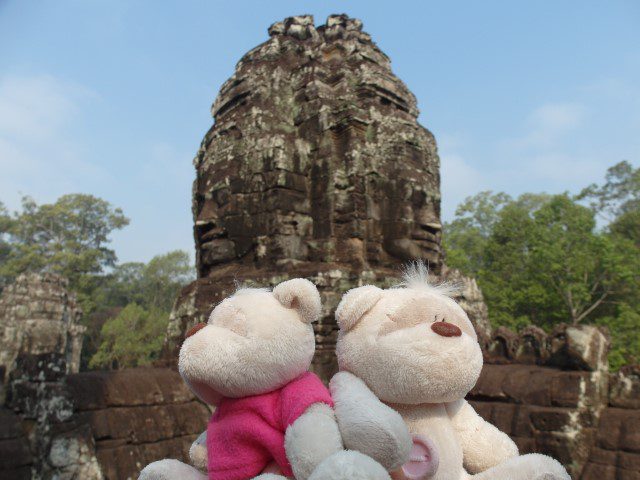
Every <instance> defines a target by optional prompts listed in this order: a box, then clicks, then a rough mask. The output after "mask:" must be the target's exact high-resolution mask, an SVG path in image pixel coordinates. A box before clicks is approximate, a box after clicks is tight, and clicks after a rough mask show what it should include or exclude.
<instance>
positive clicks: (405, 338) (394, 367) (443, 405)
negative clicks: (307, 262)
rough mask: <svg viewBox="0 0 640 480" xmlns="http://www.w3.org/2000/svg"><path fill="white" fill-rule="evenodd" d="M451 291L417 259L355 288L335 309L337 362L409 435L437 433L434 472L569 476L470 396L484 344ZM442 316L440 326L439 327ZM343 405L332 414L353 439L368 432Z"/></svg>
mask: <svg viewBox="0 0 640 480" xmlns="http://www.w3.org/2000/svg"><path fill="white" fill-rule="evenodd" d="M452 293H453V290H452V288H451V286H450V285H445V286H434V285H431V284H429V283H428V281H427V272H426V268H425V267H424V266H422V265H419V264H418V265H414V266H413V267H411V268H410V269H409V272H408V275H407V276H406V278H405V281H404V282H403V283H402V284H401V285H399V286H398V287H396V288H391V289H387V290H381V289H379V288H377V287H372V286H366V287H360V288H357V289H354V290H351V291H349V292H348V293H347V294H346V295H345V296H344V297H343V299H342V301H341V303H340V305H339V307H338V309H337V311H336V319H337V322H338V325H339V326H340V333H339V336H338V344H337V347H336V351H337V355H338V364H339V366H340V369H341V370H343V371H346V372H350V373H351V374H353V375H355V376H357V377H359V378H360V379H362V380H363V381H364V383H365V384H366V386H367V387H368V388H369V389H370V390H371V392H372V393H373V394H374V395H375V396H376V397H377V398H378V399H380V400H382V401H384V402H385V403H386V404H387V405H389V406H391V407H393V408H394V409H395V410H397V411H398V413H399V414H400V415H401V416H402V418H403V419H404V421H405V423H406V424H407V426H408V428H409V431H410V432H411V433H412V434H413V435H424V436H426V437H428V438H429V439H430V440H431V441H432V445H433V446H434V448H435V449H436V450H437V454H438V457H439V466H438V469H437V471H436V472H435V474H434V475H432V476H431V477H430V478H433V479H435V480H445V479H446V480H463V479H467V478H470V477H471V476H470V475H469V474H476V475H472V478H478V479H483V480H484V479H492V480H534V479H537V480H542V479H543V478H545V479H548V480H552V479H554V480H569V476H568V474H567V473H566V471H565V470H564V468H563V467H562V466H561V465H560V464H559V463H558V462H556V461H555V460H553V459H551V458H549V457H546V456H544V455H524V456H518V449H517V447H516V446H515V444H514V443H513V441H512V440H511V439H510V438H509V437H508V436H507V435H505V434H504V433H502V432H500V431H499V430H498V429H497V428H495V427H494V426H493V425H491V424H489V423H487V422H485V421H484V420H483V419H482V418H481V417H480V416H478V415H477V413H476V412H475V411H474V410H473V408H472V407H471V406H470V405H469V404H468V403H467V402H466V401H464V396H465V395H466V394H467V393H468V392H469V390H471V388H472V387H473V385H474V384H475V382H476V381H477V379H478V376H479V374H480V370H481V368H482V352H481V350H480V346H479V345H478V342H477V336H476V333H475V331H474V329H473V325H472V324H471V322H470V321H469V319H468V317H467V315H466V313H465V312H464V310H462V308H461V307H460V306H459V305H458V304H457V303H456V302H455V301H453V300H452V299H451V298H450V295H451V294H452ZM438 322H442V325H436V326H434V325H435V324H436V323H438ZM439 332H440V333H439ZM443 333H446V334H447V336H444V335H443ZM354 398H356V397H354ZM349 402H351V405H350V406H349V405H346V404H347V403H349ZM340 403H341V405H340V407H339V408H337V410H336V413H337V415H338V421H339V423H340V426H341V429H342V430H343V432H344V430H345V428H346V427H345V426H344V425H345V424H348V426H349V428H351V429H353V430H354V431H355V432H356V433H354V436H355V437H357V431H358V429H361V430H362V431H366V429H367V426H366V425H364V426H359V425H358V423H357V421H353V420H352V418H350V415H342V414H341V412H342V411H344V412H349V411H351V410H353V409H354V408H358V407H357V405H358V402H357V400H353V399H350V397H345V398H344V399H342V400H341V402H340ZM343 435H344V434H343ZM374 450H375V448H374ZM364 451H365V452H366V451H367V449H366V448H365V449H364ZM374 458H375V457H374ZM399 478H402V477H399Z"/></svg>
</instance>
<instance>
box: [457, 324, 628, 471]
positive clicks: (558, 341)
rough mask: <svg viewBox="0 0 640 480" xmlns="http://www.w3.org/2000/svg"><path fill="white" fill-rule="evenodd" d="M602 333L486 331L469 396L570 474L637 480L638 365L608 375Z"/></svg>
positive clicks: (528, 449)
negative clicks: (486, 341)
mask: <svg viewBox="0 0 640 480" xmlns="http://www.w3.org/2000/svg"><path fill="white" fill-rule="evenodd" d="M608 343H609V340H608V338H607V335H606V332H603V331H601V330H599V329H598V328H595V327H591V326H578V327H572V326H566V325H561V326H559V327H557V328H556V329H555V330H554V331H553V332H552V333H551V334H549V335H547V334H545V333H544V332H543V331H542V330H540V329H537V328H532V327H530V328H527V329H525V330H524V331H523V332H521V333H520V334H516V333H514V332H511V331H509V330H507V329H505V328H499V329H497V330H496V332H494V333H493V335H492V337H491V339H490V341H489V344H488V346H487V349H486V350H485V361H486V363H485V366H484V368H483V371H482V374H481V376H480V379H479V381H478V383H477V384H476V386H475V388H474V389H473V390H472V391H471V392H470V394H469V396H468V398H469V400H470V401H471V403H472V404H473V405H474V407H475V408H476V409H477V411H478V413H480V415H482V416H483V417H484V418H485V419H486V420H488V421H490V422H491V423H493V424H494V425H496V426H497V427H498V428H500V429H501V430H502V431H504V432H506V433H508V434H509V435H510V436H511V437H512V438H513V440H514V441H515V442H516V443H517V444H518V447H519V448H520V451H521V452H522V453H532V452H539V453H545V454H547V455H551V456H553V457H555V458H557V459H558V460H560V461H561V462H562V463H563V464H564V465H565V466H566V467H567V469H568V470H569V472H570V474H571V476H572V478H574V479H576V480H577V479H581V480H605V479H607V480H609V479H610V480H614V479H625V480H632V479H633V480H640V468H639V467H640V367H626V368H624V369H622V371H621V372H619V373H617V374H615V375H610V374H609V372H608V364H607V359H606V354H607V352H608Z"/></svg>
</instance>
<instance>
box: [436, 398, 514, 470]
mask: <svg viewBox="0 0 640 480" xmlns="http://www.w3.org/2000/svg"><path fill="white" fill-rule="evenodd" d="M446 409H447V413H448V414H449V417H450V418H451V421H452V423H453V427H454V429H455V431H456V433H457V435H458V440H459V442H460V445H461V446H462V452H463V461H464V468H465V469H466V470H467V472H469V473H471V474H475V473H479V472H483V471H485V470H487V469H489V468H491V467H494V466H496V465H498V464H500V463H502V462H504V461H505V460H507V459H509V458H512V457H517V456H518V447H517V446H516V444H515V443H514V442H513V440H511V439H510V438H509V436H508V435H507V434H505V433H504V432H501V431H500V430H498V429H497V428H496V427H495V426H493V425H491V424H490V423H489V422H486V421H485V420H484V419H483V418H482V417H481V416H480V415H478V413H477V412H476V411H475V410H474V409H473V407H472V406H471V405H469V403H468V402H467V401H466V400H458V401H455V402H451V403H448V404H446Z"/></svg>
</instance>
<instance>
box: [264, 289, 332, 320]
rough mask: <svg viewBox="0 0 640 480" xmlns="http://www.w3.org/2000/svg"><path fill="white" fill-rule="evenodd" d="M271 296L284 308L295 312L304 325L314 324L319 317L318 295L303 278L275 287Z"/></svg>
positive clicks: (319, 304)
mask: <svg viewBox="0 0 640 480" xmlns="http://www.w3.org/2000/svg"><path fill="white" fill-rule="evenodd" d="M273 295H274V297H276V299H277V300H278V301H279V302H280V303H281V304H282V305H284V306H285V307H287V308H294V309H295V310H297V311H298V313H299V314H300V316H301V317H302V320H303V321H304V322H305V323H312V322H315V321H316V320H317V319H318V317H319V316H320V310H321V308H322V303H321V301H320V293H319V292H318V289H317V288H316V286H315V285H314V284H313V283H311V282H310V281H309V280H307V279H305V278H294V279H292V280H287V281H286V282H282V283H280V284H279V285H276V287H275V288H274V289H273Z"/></svg>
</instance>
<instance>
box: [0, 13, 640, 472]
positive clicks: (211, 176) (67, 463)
mask: <svg viewBox="0 0 640 480" xmlns="http://www.w3.org/2000/svg"><path fill="white" fill-rule="evenodd" d="M212 114H213V117H214V124H213V126H212V127H211V129H210V130H209V131H208V132H207V134H206V135H205V138H204V140H203V142H202V145H201V147H200V149H199V151H198V154H197V156H196V158H195V161H194V164H195V168H196V180H195V182H194V189H193V214H194V238H195V244H196V259H197V269H198V279H197V280H196V281H195V282H193V283H192V284H191V285H189V286H188V287H186V288H185V289H184V290H183V291H182V293H181V295H180V297H179V298H178V300H177V301H176V304H175V307H174V310H173V312H172V316H171V322H170V324H169V327H168V331H167V338H166V342H165V348H164V352H163V362H162V363H163V364H164V368H136V369H125V370H121V371H115V372H80V373H78V372H77V370H78V359H79V356H80V349H81V338H82V327H81V326H80V324H79V320H80V315H81V312H80V311H79V310H78V308H77V305H76V302H75V299H74V297H73V294H71V293H69V292H68V291H67V289H66V282H65V281H64V280H63V279H61V278H59V277H56V276H54V275H48V274H45V275H27V276H24V277H20V278H19V279H18V281H17V282H16V284H15V285H13V286H9V287H7V288H6V289H5V291H4V292H2V296H1V297H0V338H1V339H2V349H0V373H1V374H2V375H1V377H2V384H1V386H2V391H1V393H0V478H2V479H10V480H13V479H16V480H17V479H20V480H26V479H31V478H32V479H51V478H57V479H68V480H71V479H78V478H81V479H83V480H123V479H135V478H137V475H138V473H139V471H140V469H141V468H142V467H143V466H144V465H146V464H148V463H150V462H152V461H154V460H158V459H161V458H178V459H181V460H186V459H187V451H188V449H189V446H190V445H191V442H192V441H193V440H194V439H195V438H196V436H197V435H198V434H199V433H200V432H202V431H203V430H204V429H205V428H206V424H207V420H208V418H209V416H210V409H209V408H208V407H207V406H205V405H203V404H202V403H201V402H199V401H198V400H196V399H195V398H194V396H193V394H192V393H191V392H190V391H189V390H188V388H187V387H186V386H185V384H184V382H183V381H182V380H181V378H180V376H179V375H178V373H177V372H176V370H175V367H176V362H177V351H178V349H179V346H180V343H181V341H182V338H183V336H184V332H185V330H186V329H187V328H188V327H189V326H190V325H192V324H194V323H196V322H199V321H203V320H206V318H207V316H208V314H209V312H210V311H211V309H212V308H213V306H214V305H215V303H216V302H218V301H219V300H221V299H222V298H224V297H225V296H227V295H229V294H230V293H232V292H233V290H234V289H235V288H236V282H241V283H242V282H245V283H247V282H248V283H253V284H257V285H273V284H276V283H279V282H280V281H282V280H284V279H287V278H290V277H292V276H302V277H306V278H309V279H310V280H312V281H313V282H314V283H316V285H318V287H319V289H320V290H321V293H322V297H323V305H324V313H323V317H322V319H321V321H320V322H319V323H318V324H317V325H316V334H317V337H316V338H317V345H318V347H317V350H318V352H317V355H316V358H315V360H314V364H313V368H314V369H315V371H316V372H317V373H318V374H319V375H320V376H321V377H323V378H324V379H325V380H326V379H328V378H329V377H330V375H331V374H332V373H333V372H334V371H335V370H336V365H335V360H334V353H333V349H334V346H335V339H336V333H337V327H336V325H335V322H334V320H333V314H334V310H335V307H336V306H337V303H338V301H339V300H340V297H341V295H342V293H344V292H345V291H346V290H348V289H349V288H352V287H354V286H357V285H361V284H364V283H377V284H379V285H381V286H388V285H389V284H392V283H395V282H396V281H397V279H398V277H399V272H400V266H401V265H402V264H403V263H404V262H406V261H408V260H414V259H422V260H425V261H427V262H428V263H429V265H430V267H431V269H432V272H433V274H434V275H436V276H437V277H439V278H440V279H448V280H452V281H455V282H456V283H459V284H460V285H462V287H463V288H462V292H461V294H460V296H459V297H458V301H460V303H461V305H462V306H463V308H464V309H465V310H466V311H467V313H468V314H469V316H470V318H471V319H472V321H473V323H474V325H475V327H476V330H477V331H478V334H479V338H480V341H481V345H482V347H483V350H484V354H485V366H484V368H483V372H482V375H481V377H480V380H479V381H478V384H477V385H476V387H475V388H474V389H473V390H472V391H471V392H470V394H469V396H468V399H469V400H470V401H471V402H472V403H473V405H474V406H475V408H476V409H477V411H478V412H479V413H480V414H481V415H482V416H483V417H485V418H486V419H487V420H489V421H491V422H492V423H494V424H495V425H497V426H498V428H500V429H501V430H503V431H505V432H506V433H508V434H509V435H510V436H511V437H512V438H513V439H514V441H515V442H516V443H517V444H518V446H519V448H520V450H521V452H522V453H526V452H541V453H546V454H549V455H553V456H554V457H556V458H558V459H559V460H560V461H561V462H562V463H563V464H565V465H566V466H567V468H568V470H569V471H570V473H571V475H572V478H574V479H576V480H578V479H580V480H640V473H639V472H640V367H638V366H628V367H625V368H623V369H622V370H621V371H620V372H617V373H615V374H611V373H609V371H608V364H607V361H606V354H607V348H608V342H609V339H608V337H607V335H606V332H603V331H601V330H599V329H598V328H595V327H591V326H579V327H571V326H566V325H559V326H558V327H557V328H556V329H555V330H554V331H553V332H550V333H546V332H544V331H542V330H540V329H537V328H535V327H530V328H527V329H525V330H523V331H522V332H520V333H518V334H516V333H514V332H512V331H510V330H508V329H506V328H502V327H501V328H498V329H495V330H494V331H492V330H491V328H490V326H489V323H488V315H487V308H486V305H485V304H484V302H483V300H482V293H481V292H480V290H479V288H478V286H477V285H476V283H475V281H474V280H473V279H470V278H466V277H464V276H462V275H461V274H460V273H459V272H457V271H452V270H449V269H447V267H446V264H445V260H446V259H445V258H443V252H442V250H441V224H440V190H439V188H440V187H439V184H440V179H439V166H440V165H439V159H438V154H437V150H436V143H435V140H434V138H433V135H432V134H431V133H430V132H429V131H428V130H426V129H425V128H423V127H422V126H420V125H419V124H418V123H417V115H418V111H417V106H416V99H415V97H414V96H413V95H412V94H411V92H410V91H409V90H408V89H407V87H406V86H405V85H404V84H403V83H402V82H401V81H400V80H399V79H398V78H397V77H396V76H394V75H393V73H392V72H391V69H390V62H389V59H388V58H387V57H386V56H385V55H384V53H382V52H381V51H380V50H379V49H378V48H377V46H376V45H375V44H374V43H373V42H372V41H371V38H370V37H369V35H368V34H366V33H364V32H363V31H362V23H361V22H360V21H359V20H356V19H352V18H348V17H347V16H345V15H332V16H330V17H329V18H328V19H327V22H326V24H325V25H322V26H319V27H315V26H314V23H313V19H312V17H310V16H298V17H291V18H287V19H285V20H284V21H282V22H277V23H275V24H273V25H272V26H271V27H270V28H269V39H268V40H267V41H266V42H265V43H263V44H261V45H259V46H258V47H256V48H254V49H253V50H251V51H250V52H248V53H247V54H246V55H245V56H244V57H243V58H242V59H241V60H240V62H239V63H238V65H237V67H236V71H235V73H234V74H233V76H232V77H231V78H230V79H229V80H228V81H227V82H226V83H225V84H224V85H223V86H222V88H221V91H220V94H219V96H218V98H217V99H216V101H215V103H214V105H213V109H212Z"/></svg>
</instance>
